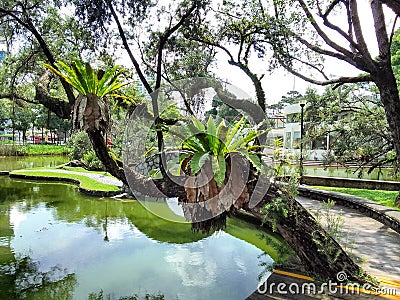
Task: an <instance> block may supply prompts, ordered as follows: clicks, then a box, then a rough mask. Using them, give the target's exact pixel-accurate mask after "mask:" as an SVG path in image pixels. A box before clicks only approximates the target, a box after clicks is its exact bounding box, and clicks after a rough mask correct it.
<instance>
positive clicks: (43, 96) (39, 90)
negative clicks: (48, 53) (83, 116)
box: [35, 70, 72, 119]
mask: <svg viewBox="0 0 400 300" xmlns="http://www.w3.org/2000/svg"><path fill="white" fill-rule="evenodd" d="M51 78H52V73H51V72H50V71H49V70H46V71H45V72H44V73H43V75H42V76H40V78H39V80H38V82H37V83H36V95H35V100H36V103H39V104H42V105H43V106H44V107H46V108H48V109H50V110H51V111H52V112H54V113H55V114H56V115H57V116H58V117H60V118H62V119H69V118H71V111H72V106H71V104H70V103H69V102H66V101H64V100H62V99H59V98H56V97H53V96H51V95H50V93H49V91H48V86H49V84H50V80H51Z"/></svg>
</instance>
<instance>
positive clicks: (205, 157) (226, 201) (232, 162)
mask: <svg viewBox="0 0 400 300" xmlns="http://www.w3.org/2000/svg"><path fill="white" fill-rule="evenodd" d="M246 130H247V125H246V122H245V118H244V117H242V118H241V119H240V120H239V121H238V122H237V123H236V124H235V126H233V127H232V126H231V127H229V126H226V125H225V122H224V121H221V122H219V123H218V124H216V123H215V121H214V120H213V119H212V118H211V117H210V118H209V119H208V121H207V124H206V125H204V124H203V123H201V122H200V121H199V120H198V119H196V118H193V119H192V120H191V121H190V122H189V123H188V124H186V125H183V126H181V130H180V131H179V132H176V131H175V132H172V131H170V132H171V133H172V134H173V135H174V136H176V137H178V138H179V139H180V143H181V144H180V153H181V154H180V165H181V170H182V171H183V172H185V173H186V174H188V175H191V177H189V178H187V180H186V182H185V191H186V199H181V202H182V203H183V209H184V213H185V216H186V218H187V219H188V220H191V221H192V222H194V224H193V225H194V229H196V230H202V231H209V230H210V228H219V227H220V226H221V225H222V226H223V225H224V224H225V217H226V215H227V214H228V213H229V212H230V211H231V210H232V209H233V208H241V207H243V206H244V205H245V204H246V203H248V202H249V194H248V191H247V186H246V184H247V180H248V178H247V177H245V174H246V171H248V170H246V169H245V168H247V169H248V168H249V164H248V163H247V164H246V161H247V162H249V163H250V164H252V165H253V167H254V168H255V169H256V170H258V171H261V167H262V164H261V160H260V158H259V156H258V154H260V153H259V152H256V150H259V148H260V146H257V145H254V141H255V139H256V138H257V137H258V136H260V135H262V134H264V133H265V131H258V130H257V129H252V130H247V131H246ZM210 199H211V200H210ZM208 200H210V201H208ZM205 201H207V203H205ZM201 202H203V203H205V204H204V205H203V204H202V205H200V206H198V207H197V208H194V207H193V206H191V205H185V203H201ZM205 220H206V221H205ZM203 221H204V222H203Z"/></svg>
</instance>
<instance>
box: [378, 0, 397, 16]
mask: <svg viewBox="0 0 400 300" xmlns="http://www.w3.org/2000/svg"><path fill="white" fill-rule="evenodd" d="M381 2H382V3H383V4H385V5H386V6H387V7H389V8H390V9H391V10H392V11H393V12H394V13H395V14H396V15H398V16H400V2H399V1H398V0H381Z"/></svg>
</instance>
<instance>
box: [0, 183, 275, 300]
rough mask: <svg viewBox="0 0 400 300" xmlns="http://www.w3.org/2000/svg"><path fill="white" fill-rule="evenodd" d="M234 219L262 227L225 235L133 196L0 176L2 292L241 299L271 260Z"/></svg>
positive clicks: (2, 295)
mask: <svg viewBox="0 0 400 300" xmlns="http://www.w3.org/2000/svg"><path fill="white" fill-rule="evenodd" d="M153 205H156V204H154V203H153ZM159 205H160V208H159V209H160V210H162V209H168V205H167V204H166V203H165V202H160V203H159ZM235 226H236V227H238V228H240V230H241V231H242V232H241V233H242V234H244V235H246V236H253V239H256V238H254V237H255V236H257V235H258V234H259V231H258V230H256V229H255V227H254V226H253V225H251V224H247V223H245V222H243V221H240V220H236V219H233V220H230V223H229V224H228V226H227V230H226V232H225V231H220V232H217V233H214V234H212V235H209V236H205V235H202V234H199V233H197V234H194V233H192V232H191V229H190V225H189V224H182V223H175V222H168V221H166V220H163V219H160V218H157V217H155V216H154V215H153V214H151V213H149V212H148V211H147V210H146V209H144V208H143V206H142V205H141V204H140V203H138V202H135V201H117V200H113V199H99V198H92V197H87V196H84V195H82V194H80V193H79V192H78V191H77V188H76V187H75V186H73V185H69V184H62V183H43V182H35V181H23V180H16V179H10V178H9V177H7V176H0V299H2V300H3V299H88V298H90V299H98V298H99V296H100V295H102V297H100V298H104V299H119V298H121V297H125V296H132V295H135V294H137V295H139V296H143V295H145V294H146V293H150V294H159V293H160V294H163V295H164V296H165V299H244V298H246V297H247V296H248V295H249V294H251V293H252V292H253V291H254V290H255V289H256V288H257V285H258V282H259V281H258V276H259V274H260V273H261V272H262V271H263V270H264V267H261V266H260V263H261V262H267V264H270V263H272V259H271V257H270V256H269V255H266V256H262V257H259V256H260V254H262V253H263V251H262V250H260V249H259V248H257V247H255V246H254V245H252V244H250V243H248V242H245V241H244V240H241V239H239V238H236V237H234V236H233V235H231V234H228V233H227V232H230V231H232V232H236V233H237V232H238V231H235V230H234V228H235ZM240 230H239V231H240ZM258 242H259V243H262V242H263V240H261V239H259V241H258ZM272 252H273V251H272ZM272 252H271V253H272ZM271 256H273V254H271ZM96 297H97V298H96Z"/></svg>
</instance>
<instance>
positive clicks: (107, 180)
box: [17, 169, 122, 187]
mask: <svg viewBox="0 0 400 300" xmlns="http://www.w3.org/2000/svg"><path fill="white" fill-rule="evenodd" d="M17 171H22V170H17ZM38 171H41V172H52V173H65V174H74V175H81V176H86V177H89V178H91V179H94V180H96V181H98V182H101V183H104V184H110V185H115V186H117V187H121V186H122V181H120V180H118V179H116V178H113V177H110V176H107V175H103V174H94V173H85V172H75V171H68V170H62V169H40V170H23V172H24V173H27V172H38Z"/></svg>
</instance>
